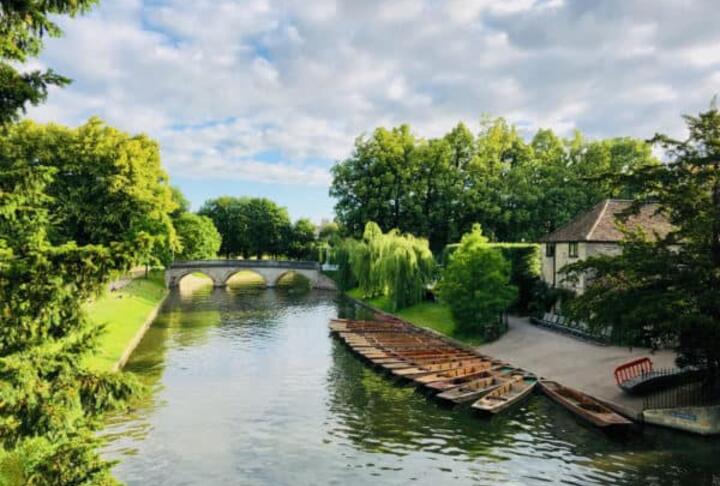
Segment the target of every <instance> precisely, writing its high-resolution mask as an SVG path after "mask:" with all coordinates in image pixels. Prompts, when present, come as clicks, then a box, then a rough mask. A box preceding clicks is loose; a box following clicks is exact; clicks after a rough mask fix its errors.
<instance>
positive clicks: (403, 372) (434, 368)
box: [391, 357, 486, 378]
mask: <svg viewBox="0 0 720 486" xmlns="http://www.w3.org/2000/svg"><path fill="white" fill-rule="evenodd" d="M484 362H486V360H484V359H483V358H477V357H476V358H471V359H450V360H447V361H443V362H441V363H436V364H428V365H422V366H409V367H406V368H399V369H393V370H391V371H392V373H393V374H394V375H397V376H407V377H409V378H410V377H414V376H419V375H424V374H428V373H432V372H438V371H445V370H452V369H455V368H463V367H467V366H474V365H476V364H480V363H484Z"/></svg>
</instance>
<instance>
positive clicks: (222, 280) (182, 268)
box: [165, 260, 336, 290]
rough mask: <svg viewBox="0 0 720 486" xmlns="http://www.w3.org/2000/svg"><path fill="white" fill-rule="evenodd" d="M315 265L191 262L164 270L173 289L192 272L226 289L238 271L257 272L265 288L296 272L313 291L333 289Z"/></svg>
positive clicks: (282, 262) (166, 281) (280, 262)
mask: <svg viewBox="0 0 720 486" xmlns="http://www.w3.org/2000/svg"><path fill="white" fill-rule="evenodd" d="M320 270H321V267H320V264H319V263H317V262H302V261H298V262H290V261H287V262H286V261H277V260H194V261H176V262H174V263H173V264H171V265H170V266H169V267H168V268H167V269H165V284H166V285H167V286H168V287H170V288H172V287H177V286H178V285H179V284H180V280H182V278H183V277H184V276H186V275H189V274H191V273H195V272H198V273H202V274H204V275H207V276H208V277H210V278H211V279H212V281H213V285H214V286H215V287H225V286H226V285H227V281H228V279H230V277H232V276H233V275H235V274H236V273H238V272H241V271H251V272H254V273H257V274H258V275H260V276H261V277H262V278H263V279H264V280H265V285H266V286H267V287H275V286H276V285H277V282H278V280H280V279H281V278H282V277H283V275H285V274H287V273H291V272H292V273H296V274H299V275H302V276H304V277H306V278H307V279H308V280H310V283H311V285H312V287H313V288H316V289H324V290H335V289H336V287H335V282H333V280H332V279H330V278H328V277H327V276H325V275H323V274H322V272H321V271H320Z"/></svg>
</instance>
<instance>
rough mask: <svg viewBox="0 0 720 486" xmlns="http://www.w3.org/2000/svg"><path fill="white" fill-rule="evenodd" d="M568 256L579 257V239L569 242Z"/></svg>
mask: <svg viewBox="0 0 720 486" xmlns="http://www.w3.org/2000/svg"><path fill="white" fill-rule="evenodd" d="M568 256H569V257H570V258H577V257H578V243H577V241H573V242H572V243H568Z"/></svg>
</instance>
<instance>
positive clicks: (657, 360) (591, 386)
mask: <svg viewBox="0 0 720 486" xmlns="http://www.w3.org/2000/svg"><path fill="white" fill-rule="evenodd" d="M479 349H480V351H482V352H483V353H485V354H488V355H490V356H493V357H494V358H498V359H502V360H504V361H508V362H511V363H513V364H514V365H515V366H520V367H521V368H524V369H526V370H529V371H532V372H533V373H536V374H537V375H538V376H541V377H544V378H547V379H550V380H556V381H558V382H560V383H562V384H564V385H567V386H571V387H573V388H577V389H578V390H580V391H582V392H585V393H587V394H589V395H592V396H593V397H596V398H599V399H601V400H603V401H605V402H607V403H608V404H610V405H612V406H613V408H615V409H616V410H617V411H619V412H621V413H623V414H624V415H626V416H629V417H631V418H633V419H636V420H641V413H642V406H643V399H642V397H632V396H630V395H628V394H627V393H623V392H622V390H620V388H619V387H618V386H617V384H616V383H615V378H614V376H613V371H614V370H615V368H616V367H617V366H618V365H620V364H622V363H625V362H627V361H630V360H632V359H635V358H640V357H644V356H648V357H649V358H650V359H651V360H652V361H653V363H654V365H655V368H673V367H674V366H675V353H674V352H672V351H656V352H655V353H652V354H651V351H650V350H649V349H644V348H632V349H629V348H627V347H620V346H598V345H595V344H591V343H588V342H585V341H580V340H578V339H575V338H572V337H570V336H567V335H564V334H559V333H556V332H553V331H549V330H547V329H543V328H540V327H537V326H534V325H532V324H530V322H529V320H528V319H527V318H524V317H516V316H511V317H510V319H509V328H508V332H507V333H505V334H504V335H503V336H502V337H500V339H498V340H497V341H494V342H492V343H489V344H486V345H483V346H481V347H480V348H479Z"/></svg>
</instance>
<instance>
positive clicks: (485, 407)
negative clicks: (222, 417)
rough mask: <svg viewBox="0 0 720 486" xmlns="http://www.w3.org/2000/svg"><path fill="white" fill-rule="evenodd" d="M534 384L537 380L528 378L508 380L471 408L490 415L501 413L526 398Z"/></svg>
mask: <svg viewBox="0 0 720 486" xmlns="http://www.w3.org/2000/svg"><path fill="white" fill-rule="evenodd" d="M536 383H537V379H536V378H534V377H529V376H526V377H523V378H522V379H519V380H509V381H508V382H506V383H503V384H501V385H500V386H498V387H497V388H495V389H494V390H492V391H490V392H489V393H487V394H486V395H485V396H483V397H482V398H480V399H479V400H477V401H476V402H475V403H473V404H472V408H474V409H476V410H480V411H482V412H487V413H492V414H495V413H498V412H501V411H503V410H506V409H508V408H509V407H511V406H512V405H515V404H517V403H519V402H520V401H522V399H523V398H525V397H527V396H528V395H529V394H530V393H531V392H532V390H533V388H534V387H535V384H536Z"/></svg>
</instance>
